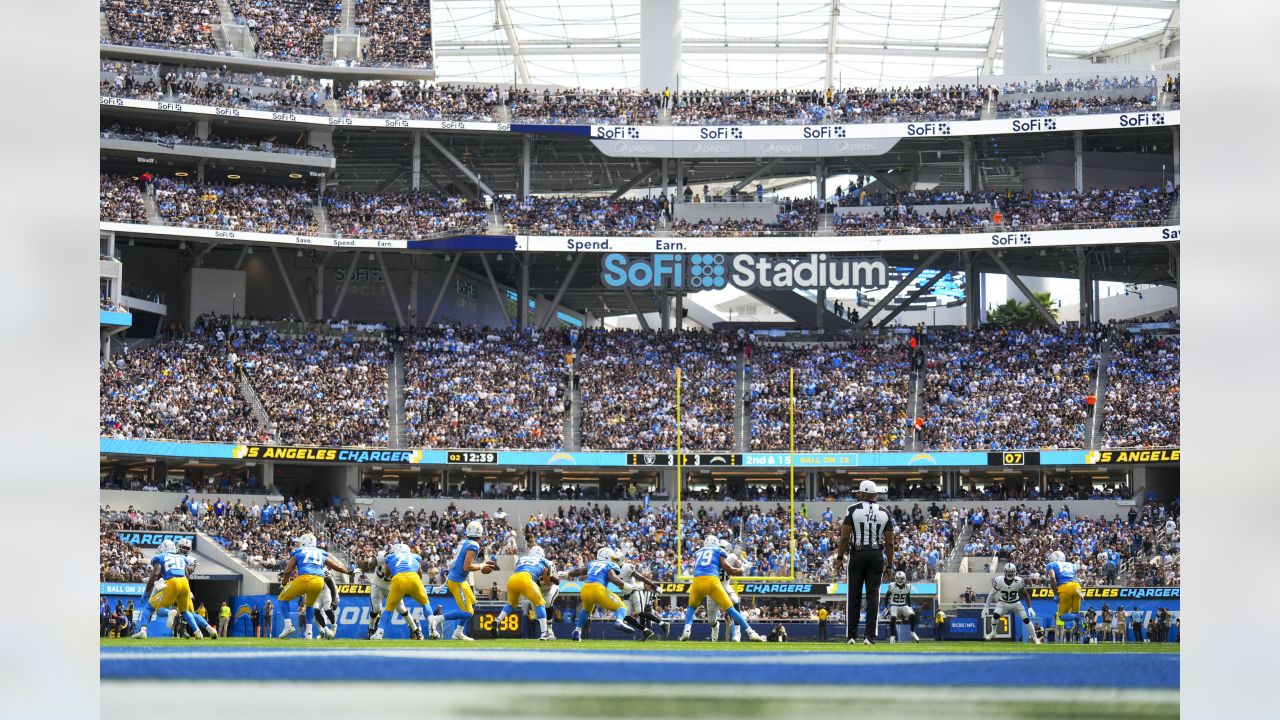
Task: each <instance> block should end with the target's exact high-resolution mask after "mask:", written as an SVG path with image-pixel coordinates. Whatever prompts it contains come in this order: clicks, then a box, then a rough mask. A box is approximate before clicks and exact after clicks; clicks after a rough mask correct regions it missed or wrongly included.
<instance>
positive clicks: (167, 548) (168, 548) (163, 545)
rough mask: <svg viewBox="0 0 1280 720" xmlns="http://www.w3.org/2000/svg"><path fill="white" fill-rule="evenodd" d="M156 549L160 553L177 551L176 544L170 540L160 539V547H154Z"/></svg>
mask: <svg viewBox="0 0 1280 720" xmlns="http://www.w3.org/2000/svg"><path fill="white" fill-rule="evenodd" d="M156 551H157V552H162V553H176V552H178V546H177V545H174V544H173V541H172V540H161V541H160V547H158V548H156Z"/></svg>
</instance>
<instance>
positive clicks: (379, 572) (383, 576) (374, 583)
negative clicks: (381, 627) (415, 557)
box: [359, 548, 440, 640]
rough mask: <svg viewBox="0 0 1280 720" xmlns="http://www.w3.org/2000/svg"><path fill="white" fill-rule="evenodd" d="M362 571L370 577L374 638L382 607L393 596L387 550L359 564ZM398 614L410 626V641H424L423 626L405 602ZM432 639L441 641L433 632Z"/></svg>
mask: <svg viewBox="0 0 1280 720" xmlns="http://www.w3.org/2000/svg"><path fill="white" fill-rule="evenodd" d="M359 566H360V569H361V570H363V571H365V572H366V573H371V574H370V575H369V635H368V637H373V634H374V632H376V631H377V630H378V619H379V618H381V617H382V607H383V606H384V605H386V604H387V595H389V594H391V571H390V570H388V569H387V550H386V548H383V549H382V550H379V551H378V552H377V554H375V555H374V556H373V557H367V558H365V559H364V560H363V561H361V562H360V563H359ZM396 614H397V615H399V616H400V617H402V618H404V621H405V623H406V624H408V626H409V639H410V640H421V639H422V626H421V625H419V624H418V621H417V619H415V618H414V617H413V613H411V612H409V608H408V607H406V606H405V604H404V600H403V599H402V600H401V601H400V604H399V605H397V606H396ZM431 637H432V639H439V637H440V636H439V635H438V634H437V633H436V632H435V631H434V630H433V631H432V634H431Z"/></svg>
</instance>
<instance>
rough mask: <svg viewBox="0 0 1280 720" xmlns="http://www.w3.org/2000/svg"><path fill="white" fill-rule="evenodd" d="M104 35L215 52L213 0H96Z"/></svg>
mask: <svg viewBox="0 0 1280 720" xmlns="http://www.w3.org/2000/svg"><path fill="white" fill-rule="evenodd" d="M98 9H99V11H100V12H102V13H103V14H105V15H106V19H107V30H108V37H107V38H103V39H104V40H108V39H109V40H110V41H111V42H112V43H113V44H116V45H136V46H143V47H169V48H175V49H181V50H189V51H194V52H215V51H216V47H215V46H214V43H213V25H214V23H215V22H220V20H219V13H218V4H217V3H216V2H214V0H164V1H163V2H135V1H134V0H99V3H98Z"/></svg>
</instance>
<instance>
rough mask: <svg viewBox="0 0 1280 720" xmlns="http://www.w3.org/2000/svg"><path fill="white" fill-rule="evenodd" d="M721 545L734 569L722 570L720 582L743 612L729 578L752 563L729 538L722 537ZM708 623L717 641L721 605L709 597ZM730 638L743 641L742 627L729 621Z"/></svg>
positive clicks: (726, 634)
mask: <svg viewBox="0 0 1280 720" xmlns="http://www.w3.org/2000/svg"><path fill="white" fill-rule="evenodd" d="M720 547H721V548H722V549H723V550H724V551H725V552H726V553H728V555H726V556H725V561H726V562H728V563H729V564H730V565H731V566H733V570H732V571H729V570H724V569H721V570H720V584H721V585H723V586H724V592H725V594H726V595H728V596H729V599H730V600H732V601H733V607H735V608H737V610H738V612H742V599H741V598H739V597H738V592H737V591H736V590H734V589H733V583H731V582H729V578H731V577H733V576H735V575H741V574H742V573H745V572H746V571H747V568H749V567H751V563H749V562H748V561H747V560H746V553H745V552H740V551H735V550H734V549H733V545H732V544H731V543H730V542H729V541H728V540H725V539H721V540H720ZM707 623H708V624H709V625H711V642H716V641H717V640H719V639H720V606H719V605H717V604H716V601H715V600H713V599H711V598H709V597H708V598H707ZM730 639H731V640H732V641H733V642H742V628H740V627H738V625H737V623H729V626H728V628H726V629H725V640H730Z"/></svg>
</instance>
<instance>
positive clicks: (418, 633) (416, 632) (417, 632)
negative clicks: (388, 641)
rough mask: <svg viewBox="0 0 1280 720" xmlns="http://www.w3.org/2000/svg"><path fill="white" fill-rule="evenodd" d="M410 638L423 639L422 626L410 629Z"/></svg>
mask: <svg viewBox="0 0 1280 720" xmlns="http://www.w3.org/2000/svg"><path fill="white" fill-rule="evenodd" d="M409 639H410V640H421V639H422V628H415V629H413V630H410V631H409Z"/></svg>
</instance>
